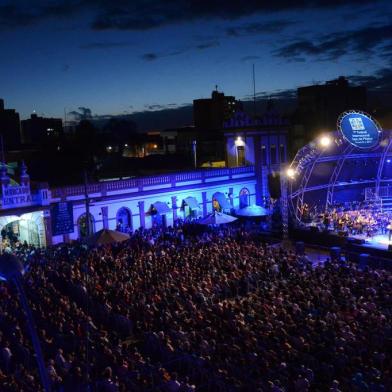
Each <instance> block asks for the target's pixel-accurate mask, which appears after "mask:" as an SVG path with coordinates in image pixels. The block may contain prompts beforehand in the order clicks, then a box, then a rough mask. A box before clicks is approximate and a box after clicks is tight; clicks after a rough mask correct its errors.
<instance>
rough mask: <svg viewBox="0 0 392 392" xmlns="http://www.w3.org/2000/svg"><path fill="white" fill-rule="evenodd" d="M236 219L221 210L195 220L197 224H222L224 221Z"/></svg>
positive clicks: (228, 221)
mask: <svg viewBox="0 0 392 392" xmlns="http://www.w3.org/2000/svg"><path fill="white" fill-rule="evenodd" d="M235 220H237V218H235V217H234V216H231V215H227V214H224V213H223V212H216V211H215V212H213V213H212V214H210V215H207V216H205V217H204V218H202V219H200V220H198V221H196V223H198V224H199V225H223V224H225V223H230V222H234V221H235Z"/></svg>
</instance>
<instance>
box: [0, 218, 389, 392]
mask: <svg viewBox="0 0 392 392" xmlns="http://www.w3.org/2000/svg"><path fill="white" fill-rule="evenodd" d="M14 252H16V254H17V255H18V257H19V258H21V259H22V260H23V261H24V262H25V263H27V264H29V269H28V271H27V272H26V274H25V275H24V279H23V280H24V288H25V291H26V294H27V296H28V298H29V302H30V306H31V308H32V312H33V315H34V318H35V322H36V325H37V330H38V331H39V337H40V341H41V345H42V348H43V353H44V357H45V364H46V370H47V372H48V375H49V377H50V382H51V385H52V389H53V390H54V391H59V392H62V391H64V392H66V391H73V392H78V391H91V392H94V391H97V392H101V391H102V392H106V391H107V392H112V391H113V392H114V391H131V392H132V391H135V392H139V391H140V392H147V391H158V392H191V391H211V392H213V391H216V392H219V391H222V392H226V391H227V392H229V391H233V392H234V391H246V392H247V391H249V392H257V391H268V392H285V391H287V392H289V391H294V392H306V391H330V392H339V391H372V392H373V391H374V392H383V391H388V390H392V360H391V356H390V352H392V350H391V349H392V347H391V342H392V340H391V338H392V330H391V286H392V275H391V273H390V272H389V271H384V270H371V269H368V268H367V269H365V270H360V269H359V268H357V266H356V265H352V264H350V263H345V264H342V263H341V262H339V261H338V260H327V261H326V262H325V263H324V264H322V265H318V266H313V265H312V263H311V262H309V260H308V259H307V258H306V257H304V256H303V255H298V254H296V253H295V252H294V251H292V250H290V249H287V248H283V247H281V246H279V245H278V246H276V245H270V244H266V243H264V242H262V241H261V239H260V236H259V235H258V233H257V231H255V230H250V229H248V230H245V229H244V228H243V227H242V226H237V227H226V228H215V229H209V230H204V231H200V230H193V228H192V225H189V226H187V225H184V226H178V227H174V228H168V229H166V230H161V229H153V230H142V229H141V230H137V231H135V233H134V234H133V235H132V236H131V238H130V239H129V240H128V241H125V242H123V243H121V244H114V245H106V246H101V247H96V248H88V247H87V246H85V245H83V244H79V243H77V244H69V245H62V246H57V247H51V248H47V249H35V248H33V247H29V246H27V245H23V246H20V247H19V248H18V249H16V250H14ZM0 390H1V391H7V392H8V391H40V390H41V387H40V380H39V377H38V372H37V366H36V363H35V357H34V353H33V349H32V346H31V342H30V338H29V335H28V332H27V328H26V324H25V317H24V315H23V311H22V308H21V306H20V303H19V301H18V296H17V293H16V292H15V288H14V287H13V286H12V285H11V284H9V283H8V282H0Z"/></svg>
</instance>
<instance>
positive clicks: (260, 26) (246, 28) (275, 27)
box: [226, 20, 296, 37]
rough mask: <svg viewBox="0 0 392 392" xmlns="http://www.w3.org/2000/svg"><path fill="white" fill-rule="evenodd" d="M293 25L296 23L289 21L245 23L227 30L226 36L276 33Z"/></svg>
mask: <svg viewBox="0 0 392 392" xmlns="http://www.w3.org/2000/svg"><path fill="white" fill-rule="evenodd" d="M295 23H296V22H294V21H289V20H275V21H270V22H264V23H246V24H244V25H242V26H234V27H229V28H227V29H226V34H227V35H229V36H231V37H241V36H244V35H259V34H268V33H276V32H277V31H281V30H283V29H285V28H286V27H288V26H291V25H293V24H295Z"/></svg>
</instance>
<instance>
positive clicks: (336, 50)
mask: <svg viewBox="0 0 392 392" xmlns="http://www.w3.org/2000/svg"><path fill="white" fill-rule="evenodd" d="M391 39H392V29H391V26H390V25H382V26H377V27H365V28H362V29H360V30H352V31H346V32H336V33H333V34H329V35H328V36H326V35H324V36H321V37H319V38H318V39H315V40H314V41H312V40H296V41H294V42H292V43H290V44H288V45H285V46H283V47H281V48H279V49H276V50H275V51H274V52H273V54H274V55H275V56H277V57H282V58H285V59H289V60H292V61H298V60H297V59H298V58H301V59H302V58H303V56H310V57H316V58H318V59H319V60H336V59H338V58H340V57H342V56H344V55H348V54H349V55H359V56H364V55H369V54H370V53H372V52H374V49H376V48H377V49H378V51H377V53H376V54H377V55H381V56H382V54H383V51H382V48H383V47H382V45H383V44H388V43H389V42H390V40H391ZM384 48H386V49H385V50H388V48H387V47H385V46H384ZM380 49H381V50H380Z"/></svg>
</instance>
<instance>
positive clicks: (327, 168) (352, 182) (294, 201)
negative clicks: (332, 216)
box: [286, 130, 392, 221]
mask: <svg viewBox="0 0 392 392" xmlns="http://www.w3.org/2000/svg"><path fill="white" fill-rule="evenodd" d="M359 146H360V144H358V143H353V142H352V141H350V140H348V139H347V138H346V137H345V136H344V135H343V134H342V132H340V131H336V132H330V133H325V134H324V135H320V137H319V138H318V139H316V140H314V141H313V142H311V143H309V144H307V145H306V146H305V147H303V148H302V149H301V150H299V152H298V153H297V155H296V156H295V159H294V161H293V162H292V163H291V165H290V171H287V173H286V174H287V176H288V189H289V192H288V199H289V206H290V208H291V210H292V212H293V215H294V217H295V218H296V220H297V221H301V219H302V216H303V212H304V209H306V208H308V209H310V210H313V209H314V210H317V211H324V210H326V209H330V208H334V207H337V206H338V207H343V208H351V206H352V205H353V204H355V203H361V204H366V203H369V204H370V203H371V204H373V205H374V204H379V205H380V206H382V208H383V209H384V210H385V209H392V131H390V130H388V131H387V130H384V131H382V132H381V131H380V133H379V136H378V142H377V144H376V145H373V144H371V147H370V148H364V147H362V146H361V147H359Z"/></svg>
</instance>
